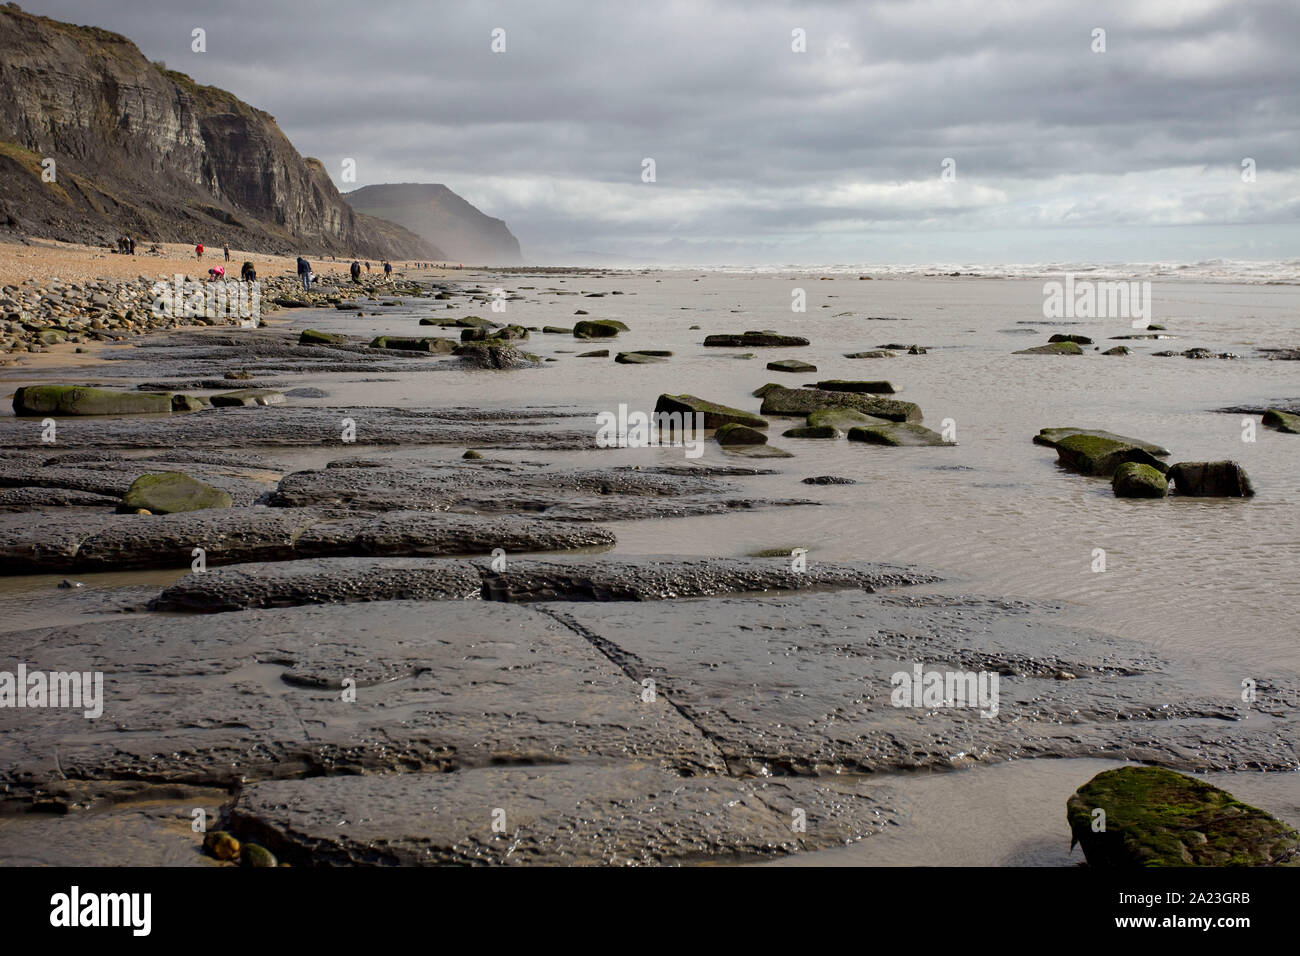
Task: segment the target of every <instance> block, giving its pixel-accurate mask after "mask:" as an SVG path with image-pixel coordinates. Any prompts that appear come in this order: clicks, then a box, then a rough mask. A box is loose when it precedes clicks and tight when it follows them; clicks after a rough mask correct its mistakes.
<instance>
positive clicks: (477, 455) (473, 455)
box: [460, 448, 483, 461]
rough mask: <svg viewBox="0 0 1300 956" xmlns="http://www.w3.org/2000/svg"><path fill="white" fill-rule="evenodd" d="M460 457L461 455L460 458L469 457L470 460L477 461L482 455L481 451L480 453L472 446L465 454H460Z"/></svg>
mask: <svg viewBox="0 0 1300 956" xmlns="http://www.w3.org/2000/svg"><path fill="white" fill-rule="evenodd" d="M460 457H461V458H467V459H469V460H470V461H477V460H478V459H480V458H482V457H483V453H482V452H481V451H475V450H474V449H473V448H471V449H469V450H468V451H466V452H465V454H463V455H461V456H460Z"/></svg>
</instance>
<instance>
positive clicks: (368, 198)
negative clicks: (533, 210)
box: [344, 183, 523, 266]
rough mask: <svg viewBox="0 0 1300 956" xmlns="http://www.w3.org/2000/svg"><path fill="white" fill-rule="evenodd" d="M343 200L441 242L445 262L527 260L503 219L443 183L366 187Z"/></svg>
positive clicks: (417, 233)
mask: <svg viewBox="0 0 1300 956" xmlns="http://www.w3.org/2000/svg"><path fill="white" fill-rule="evenodd" d="M344 198H345V199H346V200H347V201H348V203H349V204H350V205H351V206H352V207H353V208H354V209H357V210H360V211H362V212H366V213H369V214H370V215H372V216H381V217H383V218H384V219H386V220H388V221H390V222H395V223H399V224H400V225H402V226H404V227H406V228H407V229H409V230H411V231H412V232H413V233H415V234H416V235H417V236H422V237H423V238H425V239H427V240H428V241H430V242H435V243H437V245H438V248H439V249H441V250H443V252H444V258H449V259H455V260H457V261H460V262H471V263H474V264H476V265H496V266H508V265H516V264H518V263H520V262H522V261H523V255H522V254H521V252H520V250H519V240H518V239H516V238H515V237H514V235H513V234H512V233H511V232H510V230H509V229H508V228H507V227H506V224H505V223H504V222H503V221H502V220H500V219H495V218H493V217H492V216H488V215H486V214H484V213H482V212H480V211H479V210H478V209H476V208H475V207H474V206H472V205H470V204H469V203H468V202H466V201H465V200H464V199H462V198H461V197H460V196H458V195H456V194H455V193H454V192H452V191H451V190H450V189H448V188H447V187H446V186H444V185H442V184H441V183H389V184H385V185H381V186H364V187H362V188H361V189H358V190H356V191H355V192H350V193H348V194H347V195H346V196H345V197H344Z"/></svg>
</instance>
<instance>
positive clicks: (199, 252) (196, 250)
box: [194, 242, 203, 259]
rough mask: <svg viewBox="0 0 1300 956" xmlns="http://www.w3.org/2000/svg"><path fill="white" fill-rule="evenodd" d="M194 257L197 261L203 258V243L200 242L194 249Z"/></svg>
mask: <svg viewBox="0 0 1300 956" xmlns="http://www.w3.org/2000/svg"><path fill="white" fill-rule="evenodd" d="M194 256H195V258H198V259H202V258H203V243H201V242H200V243H199V244H198V245H197V246H195V247H194Z"/></svg>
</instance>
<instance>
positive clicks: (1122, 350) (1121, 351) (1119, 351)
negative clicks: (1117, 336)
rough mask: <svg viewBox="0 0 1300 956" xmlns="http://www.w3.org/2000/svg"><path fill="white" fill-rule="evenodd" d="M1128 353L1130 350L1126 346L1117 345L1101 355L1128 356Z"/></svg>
mask: <svg viewBox="0 0 1300 956" xmlns="http://www.w3.org/2000/svg"><path fill="white" fill-rule="evenodd" d="M1130 351H1131V350H1130V349H1129V347H1128V346H1127V345H1117V346H1115V347H1114V348H1113V349H1107V350H1106V351H1104V352H1102V353H1101V354H1102V355H1128V354H1129V353H1130Z"/></svg>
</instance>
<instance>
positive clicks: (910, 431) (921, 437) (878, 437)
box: [848, 422, 957, 448]
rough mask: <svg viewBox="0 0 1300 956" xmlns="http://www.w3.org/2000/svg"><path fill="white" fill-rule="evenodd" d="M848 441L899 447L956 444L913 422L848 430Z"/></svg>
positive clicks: (865, 426) (949, 445)
mask: <svg viewBox="0 0 1300 956" xmlns="http://www.w3.org/2000/svg"><path fill="white" fill-rule="evenodd" d="M848 438H849V441H860V442H867V443H868V444H872V445H889V446H892V447H895V448H901V447H926V448H938V447H952V446H953V445H956V444H957V443H956V442H951V441H948V440H947V439H945V438H944V437H943V436H942V435H940V434H939V433H938V432H935V431H931V430H930V429H928V428H926V427H925V426H924V425H918V424H916V423H915V422H885V423H884V424H883V425H859V426H855V427H853V428H850V429H849V435H848Z"/></svg>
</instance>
